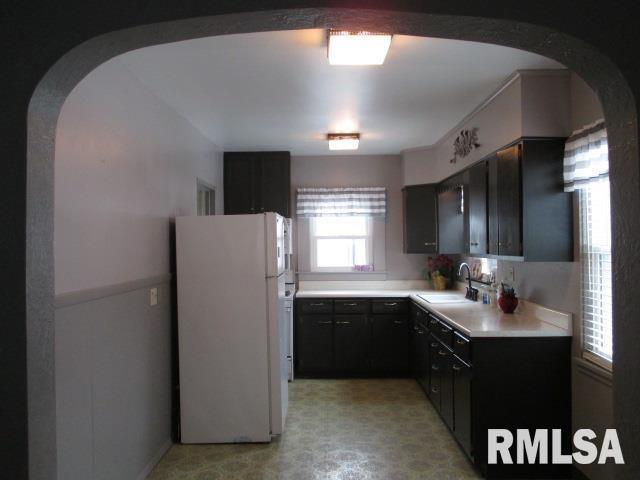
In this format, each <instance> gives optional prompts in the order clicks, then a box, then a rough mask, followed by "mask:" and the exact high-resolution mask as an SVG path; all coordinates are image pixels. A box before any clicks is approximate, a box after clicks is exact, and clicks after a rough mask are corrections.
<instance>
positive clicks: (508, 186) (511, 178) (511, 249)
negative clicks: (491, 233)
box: [497, 145, 522, 256]
mask: <svg viewBox="0 0 640 480" xmlns="http://www.w3.org/2000/svg"><path fill="white" fill-rule="evenodd" d="M497 156H498V223H499V225H498V232H499V234H498V237H499V240H498V241H499V252H500V255H510V256H520V255H522V208H521V196H522V195H521V190H522V188H521V186H522V181H521V179H520V145H514V146H513V147H509V148H505V149H504V150H501V151H499V152H498V153H497Z"/></svg>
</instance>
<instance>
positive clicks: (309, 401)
mask: <svg viewBox="0 0 640 480" xmlns="http://www.w3.org/2000/svg"><path fill="white" fill-rule="evenodd" d="M289 385H290V390H289V395H290V397H289V398H290V403H289V415H288V417H287V423H286V428H285V433H284V434H283V435H282V437H281V438H279V439H277V440H275V441H273V442H271V443H270V444H235V445H233V444H232V445H174V446H173V447H172V448H171V449H170V450H169V451H168V452H167V454H166V455H165V456H164V458H163V459H162V460H161V461H160V463H159V464H158V465H157V466H156V468H155V469H154V470H153V472H152V473H151V475H150V476H149V477H148V478H149V479H151V480H164V479H176V480H187V479H188V480H196V479H197V480H218V479H219V480H236V479H237V480H240V479H242V480H276V479H283V480H284V479H291V480H294V479H295V480H307V479H308V480H316V479H317V480H325V479H327V480H360V479H372V480H373V479H376V480H377V479H379V480H400V479H403V480H404V479H407V480H410V479H421V480H425V479H433V480H463V479H477V478H481V477H480V476H479V475H478V474H477V472H475V471H474V469H473V467H472V466H471V464H470V463H469V461H468V460H467V458H466V457H465V455H464V454H463V453H462V451H461V450H460V448H459V447H458V445H457V443H456V442H455V440H454V439H453V437H452V435H451V433H450V432H449V431H448V430H447V428H446V427H445V426H444V424H443V423H442V421H441V420H440V418H439V417H438V414H437V413H436V411H435V410H434V409H433V407H432V406H431V404H430V403H429V401H428V400H427V399H426V397H425V396H424V394H423V392H422V390H421V389H420V387H419V386H418V384H417V383H416V382H415V381H414V380H410V379H372V380H368V379H367V380H360V379H357V380H296V381H295V382H293V383H291V384H289Z"/></svg>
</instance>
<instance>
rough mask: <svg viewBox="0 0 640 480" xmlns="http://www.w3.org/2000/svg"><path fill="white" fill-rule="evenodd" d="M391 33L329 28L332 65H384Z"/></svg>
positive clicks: (329, 52)
mask: <svg viewBox="0 0 640 480" xmlns="http://www.w3.org/2000/svg"><path fill="white" fill-rule="evenodd" d="M389 45H391V34H389V33H375V32H350V31H346V30H329V42H328V47H327V56H328V57H329V63H330V64H331V65H382V64H383V63H384V59H385V57H386V56H387V51H388V50H389Z"/></svg>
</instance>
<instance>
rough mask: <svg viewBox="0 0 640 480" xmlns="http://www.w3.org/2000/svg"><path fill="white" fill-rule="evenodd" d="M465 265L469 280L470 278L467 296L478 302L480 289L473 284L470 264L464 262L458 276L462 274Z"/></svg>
mask: <svg viewBox="0 0 640 480" xmlns="http://www.w3.org/2000/svg"><path fill="white" fill-rule="evenodd" d="M464 267H466V268H467V280H469V286H468V287H467V294H466V295H465V298H468V299H469V300H473V301H474V302H477V301H478V289H477V288H474V287H472V286H471V268H469V265H468V264H467V263H465V262H462V263H461V264H460V268H459V269H458V276H460V275H462V269H463V268H464Z"/></svg>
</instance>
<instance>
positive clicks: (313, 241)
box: [309, 215, 375, 273]
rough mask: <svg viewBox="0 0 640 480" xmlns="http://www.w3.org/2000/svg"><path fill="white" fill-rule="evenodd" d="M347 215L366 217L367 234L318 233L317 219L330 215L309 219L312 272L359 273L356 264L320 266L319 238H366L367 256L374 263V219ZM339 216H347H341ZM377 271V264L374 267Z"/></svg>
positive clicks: (369, 262) (368, 261)
mask: <svg viewBox="0 0 640 480" xmlns="http://www.w3.org/2000/svg"><path fill="white" fill-rule="evenodd" d="M347 217H353V218H364V219H365V222H366V232H367V233H366V234H365V235H322V236H319V235H316V221H317V219H323V218H328V217H311V218H310V219H309V244H310V248H309V252H310V259H309V260H310V261H309V264H310V269H311V272H316V273H317V272H327V273H358V272H357V271H356V270H354V268H353V267H354V265H352V266H350V267H319V266H318V256H317V252H318V247H317V244H318V240H331V239H341V240H342V239H353V240H356V239H364V241H365V250H366V251H365V257H366V259H367V264H368V265H374V264H373V221H372V218H370V217H366V216H359V215H351V216H347ZM338 218H345V216H340V217H338ZM373 268H374V271H375V266H374V267H373Z"/></svg>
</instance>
